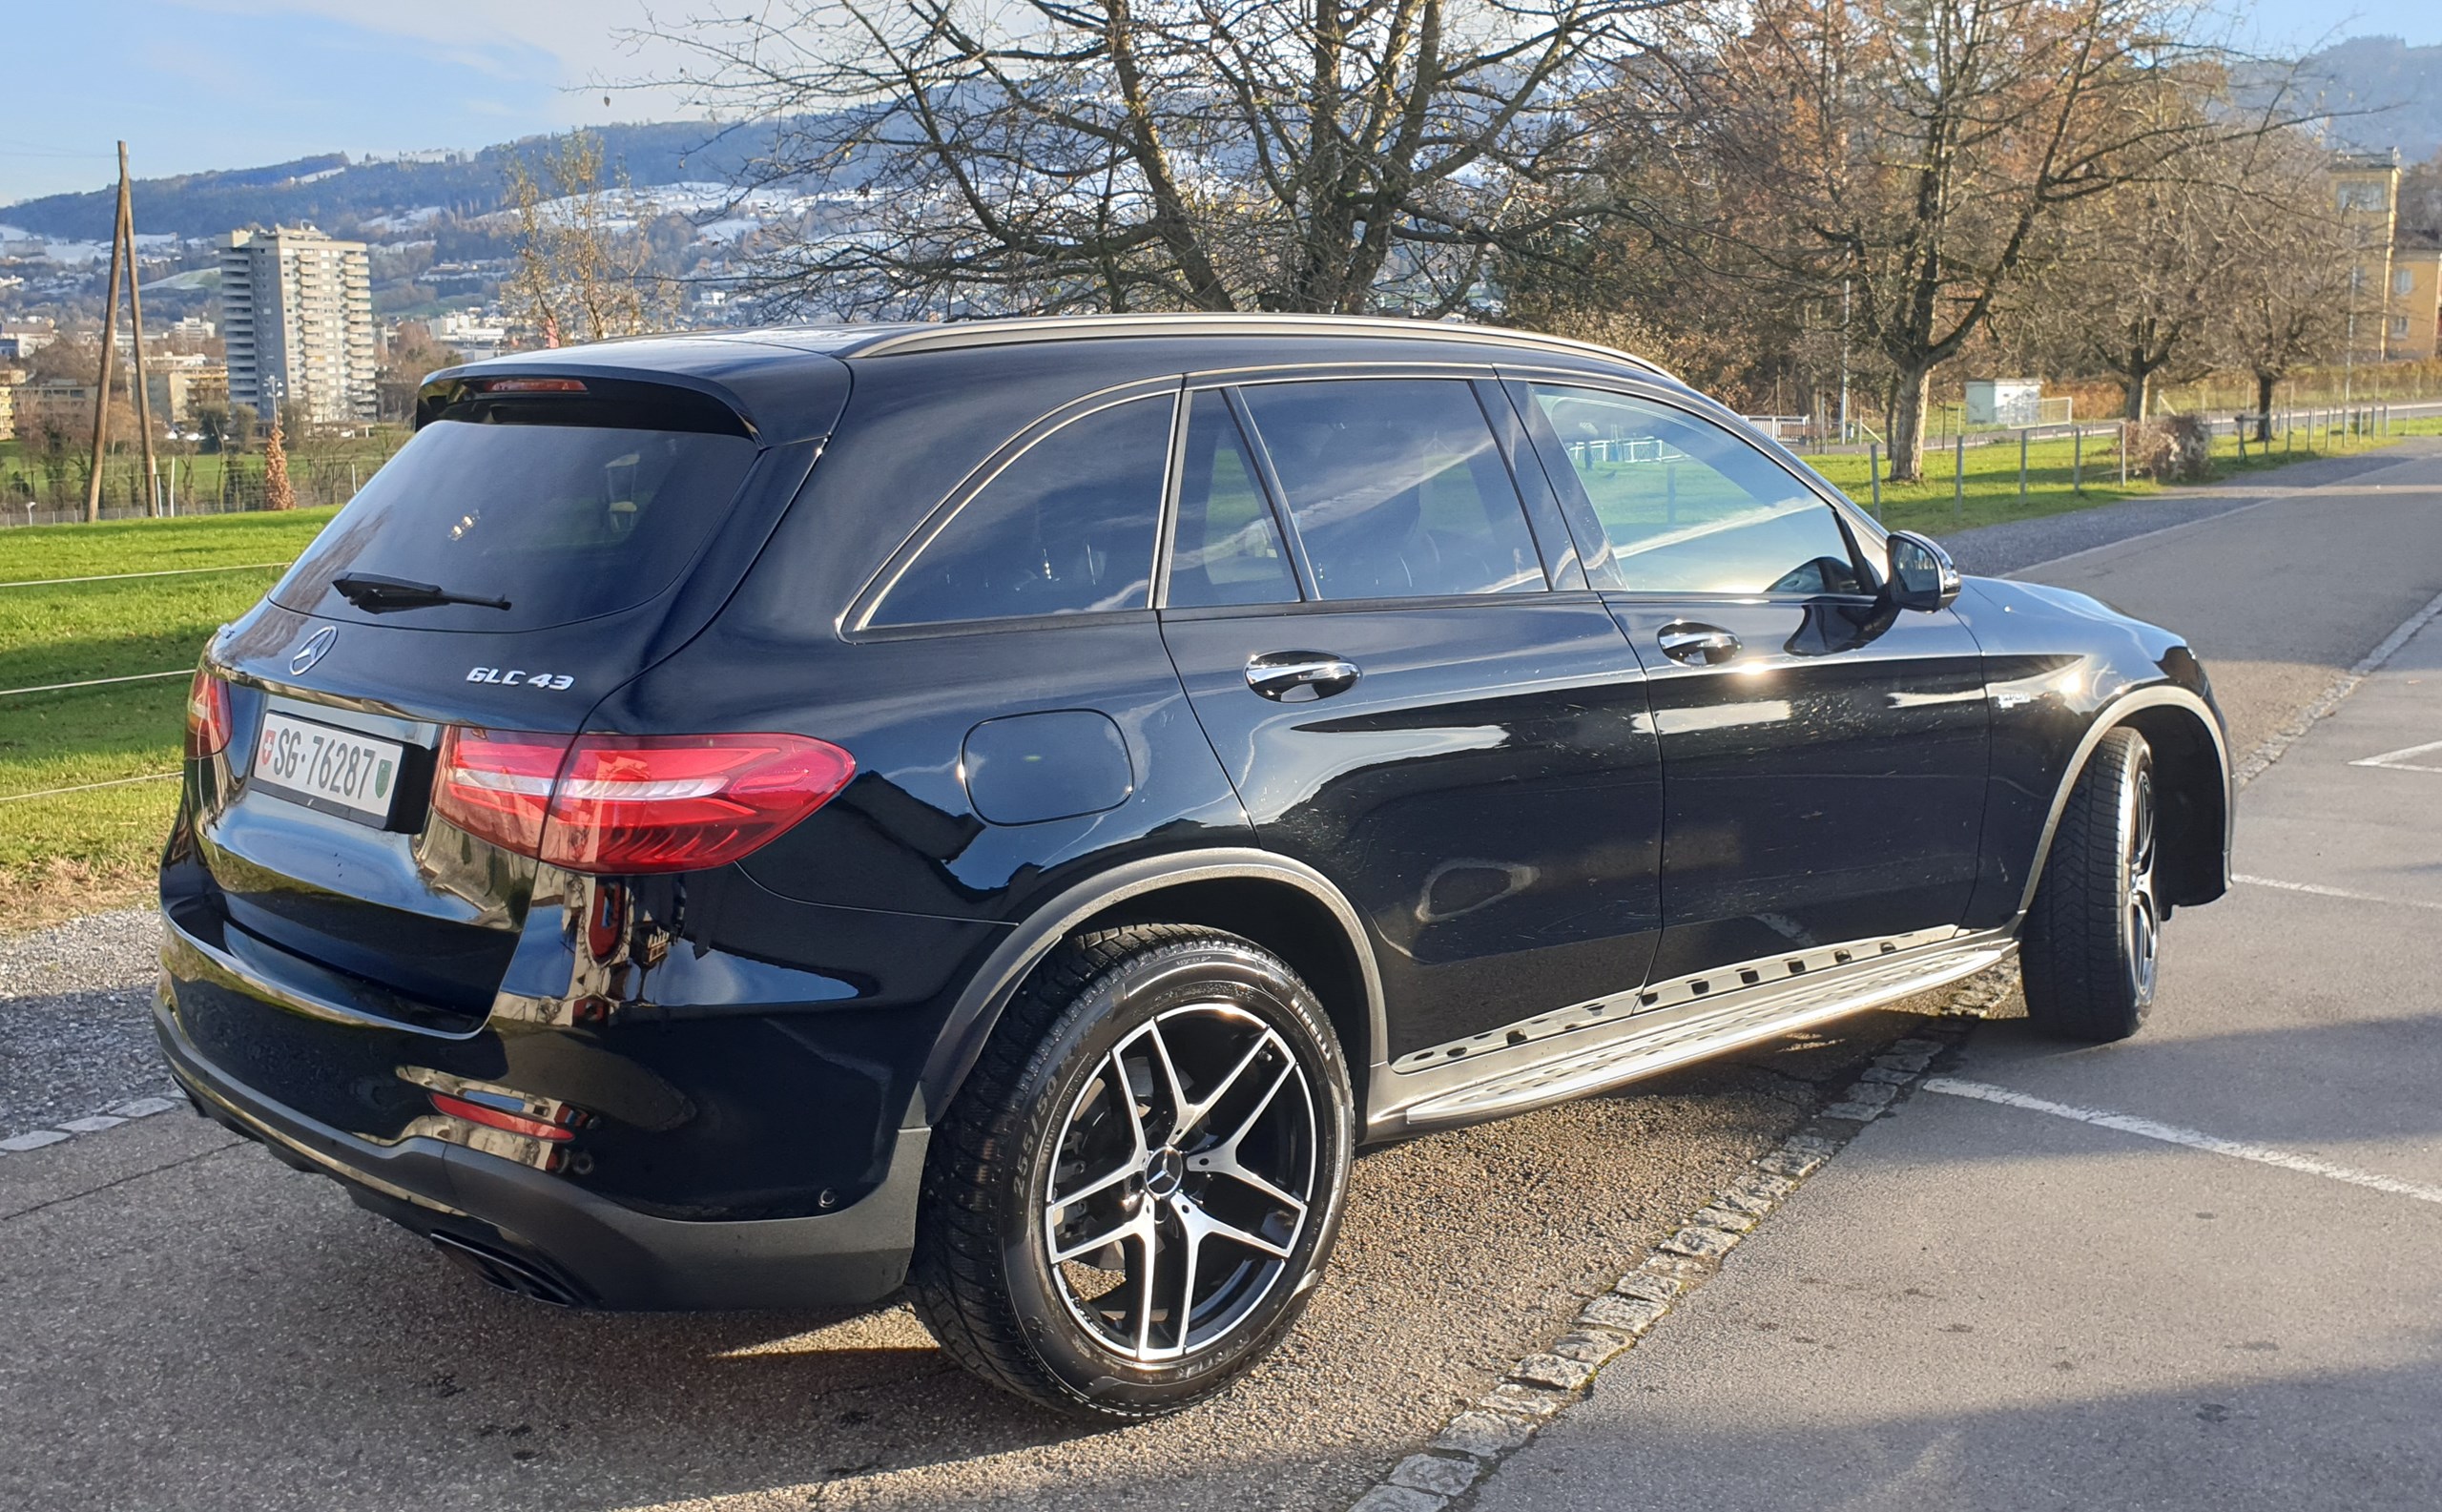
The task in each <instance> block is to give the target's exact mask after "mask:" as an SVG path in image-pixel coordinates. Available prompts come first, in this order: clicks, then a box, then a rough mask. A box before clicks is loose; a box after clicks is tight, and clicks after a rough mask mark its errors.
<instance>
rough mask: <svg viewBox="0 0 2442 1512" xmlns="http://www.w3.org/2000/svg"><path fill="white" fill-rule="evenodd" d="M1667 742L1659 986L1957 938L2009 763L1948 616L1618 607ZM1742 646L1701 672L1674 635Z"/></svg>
mask: <svg viewBox="0 0 2442 1512" xmlns="http://www.w3.org/2000/svg"><path fill="white" fill-rule="evenodd" d="M1607 597H1608V598H1609V600H1610V604H1611V611H1612V612H1613V613H1614V614H1615V615H1617V616H1618V618H1619V622H1620V626H1621V629H1622V630H1624V631H1625V632H1626V634H1627V637H1628V640H1629V643H1630V644H1631V645H1632V646H1634V647H1635V649H1636V652H1637V654H1638V655H1639V656H1641V657H1643V658H1644V660H1645V668H1646V676H1647V678H1648V686H1649V687H1650V689H1651V692H1652V697H1653V706H1654V721H1655V723H1656V725H1657V726H1658V727H1659V729H1660V731H1661V745H1662V771H1663V787H1664V792H1665V800H1666V818H1665V821H1664V831H1665V834H1666V840H1665V843H1664V854H1663V869H1662V899H1663V912H1664V915H1665V917H1666V920H1667V925H1666V928H1665V930H1664V931H1663V937H1662V944H1661V951H1660V954H1659V957H1658V958H1657V960H1656V961H1655V963H1654V968H1653V969H1654V975H1655V976H1656V977H1660V978H1668V977H1676V976H1681V975H1684V974H1686V973H1688V972H1694V971H1702V970H1704V969H1706V968H1707V967H1710V966H1717V965H1722V964H1725V963H1729V962H1735V961H1746V960H1749V959H1750V958H1754V957H1760V956H1766V955H1769V954H1770V953H1771V952H1773V951H1775V950H1784V949H1789V948H1791V947H1808V946H1813V945H1819V944H1831V943H1833V942H1841V941H1850V940H1857V939H1861V938H1864V937H1866V936H1870V935H1883V934H1894V933H1903V932H1907V931H1912V930H1917V929H1924V928H1929V927H1932V926H1935V925H1942V924H1956V923H1957V922H1959V920H1960V918H1961V917H1962V916H1963V915H1964V914H1965V913H1966V910H1967V901H1968V896H1969V893H1970V892H1971V891H1972V890H1973V888H1974V887H1975V885H1976V853H1977V842H1978V837H1979V835H1980V832H1981V830H1982V826H1983V818H1984V805H1985V781H1986V772H1987V768H1988V765H1989V761H1990V756H1989V751H1988V741H1989V733H1988V724H1989V720H1988V718H1987V715H1986V713H1985V697H1984V669H1983V658H1982V655H1981V652H1980V651H1979V649H1978V647H1977V645H1976V638H1975V637H1974V636H1973V635H1972V634H1970V633H1969V632H1968V631H1967V628H1966V627H1965V625H1964V624H1962V623H1961V622H1960V620H1959V619H1958V618H1957V617H1956V615H1954V614H1952V613H1950V612H1949V611H1937V612H1935V613H1920V612H1915V611H1889V610H1879V609H1877V607H1876V606H1875V605H1874V604H1873V602H1872V601H1871V600H1856V599H1842V598H1835V597H1828V596H1827V597H1819V598H1813V599H1777V600H1776V599H1749V600H1737V599H1707V598H1701V597H1697V596H1693V595H1678V594H1661V593H1655V594H1642V593H1640V594H1625V593H1623V594H1611V595H1607ZM1689 623H1701V624H1704V625H1707V626H1719V627H1721V628H1723V629H1725V630H1728V631H1729V632H1731V633H1732V634H1734V635H1736V636H1737V638H1738V640H1739V642H1740V649H1739V651H1738V652H1737V654H1736V655H1735V656H1733V657H1732V658H1731V659H1729V660H1728V661H1726V662H1722V663H1720V664H1717V665H1706V664H1702V663H1699V664H1695V665H1686V664H1682V663H1680V662H1677V661H1674V660H1672V659H1671V658H1670V657H1669V656H1667V655H1666V654H1664V653H1663V652H1662V651H1661V649H1660V645H1659V640H1660V636H1661V633H1662V632H1663V631H1664V629H1665V628H1666V627H1672V626H1684V625H1687V624H1689Z"/></svg>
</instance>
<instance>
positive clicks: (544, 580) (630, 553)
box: [271, 420, 756, 630]
mask: <svg viewBox="0 0 2442 1512" xmlns="http://www.w3.org/2000/svg"><path fill="white" fill-rule="evenodd" d="M755 452H756V447H755V443H754V442H752V441H750V440H748V439H746V438H745V437H743V436H725V435H716V434H712V433H709V432H704V431H674V430H630V429H619V428H613V427H610V426H598V425H486V424H474V423H469V422H466V421H457V420H442V421H435V422H433V423H432V424H430V425H425V426H424V428H423V429H422V430H420V431H418V432H417V433H416V435H415V439H413V440H412V441H409V442H408V443H407V444H406V445H404V446H403V447H401V448H400V449H399V454H398V455H397V456H395V457H392V458H391V459H390V460H389V462H387V463H386V464H384V465H383V467H382V470H381V471H379V472H376V473H375V474H374V475H373V477H372V479H371V480H370V481H369V482H367V483H366V484H365V486H364V487H363V488H362V491H360V492H359V493H358V494H357V496H356V497H355V498H354V499H352V500H350V501H349V502H348V505H347V507H345V508H343V509H341V511H340V512H339V515H338V517H337V518H335V519H334V520H332V521H331V523H330V525H329V526H328V527H326V528H324V529H323V531H322V533H321V535H320V536H318V537H316V538H315V541H314V544H313V545H312V546H311V547H309V548H307V549H306V551H305V554H304V555H303V556H302V557H300V559H299V561H298V563H297V566H296V567H295V568H293V569H291V570H290V571H289V573H288V575H287V576H286V577H283V578H282V579H280V581H279V585H278V586H277V587H276V588H274V589H273V590H272V593H271V597H272V601H273V602H274V603H276V604H279V605H280V606H281V607H282V608H285V609H293V610H298V611H302V612H305V613H317V614H341V615H349V616H351V617H352V616H354V615H355V614H356V613H357V612H358V611H354V610H352V609H350V608H349V606H348V604H347V601H346V600H345V599H343V598H341V596H340V594H339V593H338V592H336V591H335V590H332V588H331V586H330V585H331V581H332V580H333V579H334V578H337V577H340V576H341V575H343V574H353V575H372V576H383V577H393V578H400V579H404V580H405V581H408V582H412V583H429V584H432V585H434V586H435V587H438V588H441V589H444V590H447V591H449V592H452V593H464V594H469V595H473V596H476V597H480V598H496V599H507V601H508V604H509V607H508V608H507V610H492V609H466V608H460V607H456V606H449V607H441V608H433V609H419V610H413V611H393V613H392V614H390V615H388V616H385V617H386V618H389V619H391V620H393V621H394V622H395V623H398V624H402V625H412V626H417V627H432V626H446V627H448V628H453V629H466V628H479V629H484V630H534V629H539V628H541V627H544V626H547V625H558V624H563V623H566V622H568V621H569V620H576V619H586V618H590V617H592V616H594V615H597V614H607V613H610V612H613V611H618V610H623V609H628V608H631V607H633V606H634V605H637V604H641V603H643V602H644V601H645V600H647V599H650V598H652V597H653V596H654V595H655V594H658V593H659V592H661V590H664V589H666V588H668V587H669V586H670V584H671V582H672V581H673V579H674V578H676V577H677V575H678V573H679V571H680V570H682V569H684V568H685V567H686V565H687V564H688V563H689V562H690V561H692V560H693V558H694V555H695V552H696V550H697V549H699V548H700V547H701V546H702V545H703V544H704V542H705V540H706V539H707V538H708V537H709V536H710V535H711V533H712V531H713V530H714V529H715V528H718V526H719V525H720V522H721V521H722V520H723V519H725V518H726V517H727V516H728V514H729V510H730V506H731V504H732V503H733V502H734V501H735V498H736V496H737V491H738V487H739V485H740V484H742V483H743V482H744V481H745V479H746V474H747V470H748V468H750V467H751V466H753V465H754V462H755Z"/></svg>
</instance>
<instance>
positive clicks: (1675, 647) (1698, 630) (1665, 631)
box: [1656, 624, 1738, 667]
mask: <svg viewBox="0 0 2442 1512" xmlns="http://www.w3.org/2000/svg"><path fill="white" fill-rule="evenodd" d="M1656 638H1657V639H1658V640H1660V642H1661V643H1662V654H1664V655H1665V656H1667V657H1669V658H1670V659H1671V660H1672V661H1681V662H1686V663H1687V664H1688V665H1690V666H1696V667H1710V666H1713V665H1715V664H1716V663H1719V662H1725V661H1728V660H1729V659H1730V658H1731V657H1732V656H1735V655H1737V654H1738V637H1737V636H1735V635H1733V634H1731V633H1730V632H1728V631H1726V630H1724V629H1722V628H1721V627H1720V626H1718V625H1689V624H1678V625H1665V626H1664V627H1662V633H1661V634H1660V635H1659V636H1658V637H1656Z"/></svg>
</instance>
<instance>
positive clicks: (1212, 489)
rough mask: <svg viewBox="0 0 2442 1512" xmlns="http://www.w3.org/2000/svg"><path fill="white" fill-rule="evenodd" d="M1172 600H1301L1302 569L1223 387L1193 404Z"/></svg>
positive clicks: (1192, 603)
mask: <svg viewBox="0 0 2442 1512" xmlns="http://www.w3.org/2000/svg"><path fill="white" fill-rule="evenodd" d="M1168 602H1169V607H1170V608H1172V609H1202V608H1208V607H1211V606H1215V605H1224V604H1294V603H1295V602H1297V574H1296V572H1295V570H1293V569H1292V568H1291V566H1290V564H1289V554H1288V553H1287V552H1286V551H1285V550H1283V549H1281V543H1280V526H1279V523H1278V522H1277V521H1275V520H1273V516H1272V501H1271V500H1269V499H1267V498H1265V497H1264V491H1263V481H1262V479H1261V477H1260V476H1259V475H1258V474H1257V473H1256V471H1255V462H1254V454H1253V453H1252V452H1251V451H1249V450H1248V449H1247V438H1246V437H1245V435H1244V434H1242V433H1241V432H1240V431H1239V429H1238V418H1237V417H1236V416H1235V415H1232V414H1231V413H1230V401H1229V400H1228V399H1227V398H1226V397H1224V396H1223V395H1222V393H1221V392H1220V390H1218V389H1211V388H1208V389H1205V390H1204V391H1202V392H1201V393H1199V394H1197V395H1196V396H1195V398H1194V400H1193V401H1191V402H1190V404H1189V405H1188V419H1187V449H1186V452H1185V455H1184V456H1183V457H1182V459H1181V462H1180V466H1179V522H1178V528H1177V534H1176V536H1175V538H1174V539H1173V540H1172V541H1171V543H1170V587H1169V599H1168Z"/></svg>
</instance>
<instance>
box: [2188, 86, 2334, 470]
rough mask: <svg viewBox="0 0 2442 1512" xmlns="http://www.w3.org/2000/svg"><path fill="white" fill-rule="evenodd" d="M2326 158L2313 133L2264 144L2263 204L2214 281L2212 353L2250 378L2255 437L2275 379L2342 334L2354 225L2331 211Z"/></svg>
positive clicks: (2267, 429) (2314, 357) (2268, 422)
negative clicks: (2218, 304) (2217, 326)
mask: <svg viewBox="0 0 2442 1512" xmlns="http://www.w3.org/2000/svg"><path fill="white" fill-rule="evenodd" d="M2329 167H2330V159H2329V156H2328V153H2327V152H2326V151H2325V149H2324V148H2323V147H2322V146H2321V145H2320V144H2318V143H2314V142H2310V141H2307V140H2304V139H2298V138H2294V137H2291V136H2289V135H2287V134H2284V135H2283V137H2281V138H2277V139H2275V140H2273V141H2271V142H2269V143H2268V144H2267V151H2266V153H2265V154H2264V161H2263V163H2262V165H2261V171H2260V172H2259V174H2258V175H2257V176H2256V178H2255V182H2256V183H2257V184H2258V185H2260V186H2262V187H2261V190H2260V197H2261V199H2262V201H2263V206H2262V208H2263V213H2261V214H2259V215H2257V216H2255V217H2251V218H2250V219H2249V220H2248V221H2246V222H2245V224H2244V225H2243V226H2242V227H2241V228H2240V231H2241V238H2240V240H2239V242H2238V244H2237V246H2236V247H2235V248H2234V249H2233V252H2234V255H2233V256H2232V257H2231V259H2230V262H2229V278H2228V280H2227V282H2226V284H2225V286H2224V287H2223V289H2222V290H2221V291H2220V299H2221V301H2222V305H2223V310H2224V320H2225V323H2224V324H2223V326H2222V328H2221V331H2220V332H2219V339H2218V342H2217V345H2218V349H2219V353H2220V357H2221V360H2222V361H2223V362H2225V363H2227V364H2229V365H2230V366H2233V367H2239V368H2244V369H2245V371H2246V372H2247V373H2249V374H2250V375H2251V376H2253V377H2254V379H2255V393H2256V405H2255V407H2256V414H2257V416H2258V419H2257V421H2256V437H2257V439H2258V440H2269V439H2270V438H2271V434H2272V404H2273V400H2274V398H2275V397H2276V394H2277V391H2278V389H2279V387H2280V384H2281V381H2282V380H2283V379H2285V378H2287V377H2288V376H2289V374H2290V373H2291V372H2293V371H2295V370H2296V369H2298V368H2300V367H2304V366H2307V365H2308V364H2310V363H2316V362H2329V361H2331V360H2332V359H2333V358H2335V357H2337V356H2339V355H2340V350H2341V346H2342V344H2343V342H2346V341H2347V340H2348V334H2349V333H2348V319H2349V305H2350V302H2351V300H2353V299H2354V298H2355V297H2356V293H2355V290H2354V289H2353V288H2352V287H2351V280H2350V273H2351V270H2352V269H2353V268H2354V267H2355V266H2356V259H2354V258H2353V257H2352V256H2351V254H2352V252H2353V251H2354V250H2355V234H2354V232H2353V231H2352V230H2351V229H2350V228H2349V226H2348V225H2347V224H2345V223H2344V222H2343V221H2342V219H2341V217H2339V215H2338V214H2337V213H2336V210H2335V199H2334V197H2333V189H2332V183H2331V180H2330V178H2329V177H2328V175H2327V172H2326V171H2327V170H2328V168H2329Z"/></svg>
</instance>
